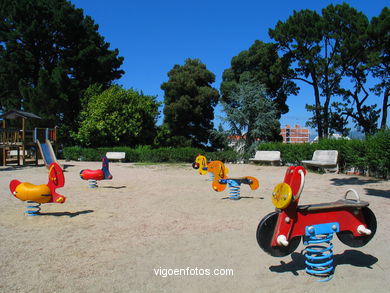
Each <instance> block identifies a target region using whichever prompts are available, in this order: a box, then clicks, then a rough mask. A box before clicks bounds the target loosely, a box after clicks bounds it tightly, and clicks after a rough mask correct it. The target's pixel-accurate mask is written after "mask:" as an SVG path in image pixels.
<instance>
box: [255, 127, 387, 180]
mask: <svg viewBox="0 0 390 293" xmlns="http://www.w3.org/2000/svg"><path fill="white" fill-rule="evenodd" d="M258 150H273V151H280V153H281V158H282V163H283V164H285V165H290V164H292V165H300V164H302V161H303V160H311V158H312V156H313V153H314V151H315V150H337V151H338V164H339V168H340V171H341V172H343V171H347V170H349V169H351V168H354V169H356V170H359V171H360V172H361V173H364V174H367V175H370V176H374V177H377V178H388V177H389V176H390V156H389V153H390V129H387V130H383V131H380V132H378V133H377V134H375V135H373V136H370V137H368V138H367V139H366V140H355V139H353V140H345V139H322V140H320V141H319V142H318V143H312V144H306V143H305V144H283V143H264V144H260V145H259V147H258Z"/></svg>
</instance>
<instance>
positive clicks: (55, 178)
mask: <svg viewBox="0 0 390 293" xmlns="http://www.w3.org/2000/svg"><path fill="white" fill-rule="evenodd" d="M64 184H65V177H64V173H63V172H62V169H61V167H60V166H59V165H58V164H57V163H51V164H50V166H49V182H48V183H47V184H41V185H35V184H32V183H29V182H20V181H18V180H12V181H11V182H10V184H9V188H10V190H11V193H12V194H13V195H14V196H15V197H16V198H18V199H20V200H22V201H27V203H28V204H30V205H28V206H27V211H26V214H27V215H29V216H36V215H39V212H40V210H41V208H40V205H41V204H43V203H51V202H53V203H64V202H65V200H66V197H65V196H63V195H60V194H58V193H57V192H56V189H57V188H60V187H63V186H64Z"/></svg>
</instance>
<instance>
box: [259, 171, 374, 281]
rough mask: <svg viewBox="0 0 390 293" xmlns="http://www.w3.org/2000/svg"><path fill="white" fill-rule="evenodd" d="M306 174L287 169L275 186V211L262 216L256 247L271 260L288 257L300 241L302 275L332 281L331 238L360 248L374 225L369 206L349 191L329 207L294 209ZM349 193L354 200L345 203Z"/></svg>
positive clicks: (366, 240)
mask: <svg viewBox="0 0 390 293" xmlns="http://www.w3.org/2000/svg"><path fill="white" fill-rule="evenodd" d="M305 175H306V170H305V168H303V167H301V166H297V167H289V168H288V169H287V171H286V174H285V177H284V182H283V183H279V184H277V185H276V186H275V188H274V191H273V194H272V202H273V204H274V206H275V207H276V211H275V212H272V213H270V214H268V215H266V216H265V217H264V218H263V219H262V220H261V221H260V223H259V225H258V227H257V233H256V238H257V242H258V244H259V246H260V247H261V248H262V249H263V250H264V251H265V252H266V253H268V254H270V255H272V256H274V257H283V256H287V255H289V254H291V253H292V252H293V251H295V249H296V248H297V247H298V245H299V243H300V241H301V238H303V243H304V244H305V245H308V246H307V247H306V249H305V253H304V255H305V258H306V261H305V264H306V272H307V273H308V274H310V275H313V276H316V277H320V279H319V280H321V281H328V280H330V279H331V278H332V277H333V273H334V267H333V251H332V248H333V245H332V243H331V240H332V237H333V234H334V233H336V235H337V237H338V239H339V240H340V241H341V242H342V243H344V244H345V245H348V246H350V247H362V246H364V245H366V244H367V243H368V242H369V241H370V240H371V239H372V238H373V237H374V235H375V232H376V228H377V222H376V218H375V215H374V213H373V212H372V211H371V210H370V209H369V208H368V205H369V203H368V202H365V201H360V198H359V195H358V194H357V192H356V191H355V190H353V189H349V190H348V191H347V192H346V193H345V196H344V198H343V199H340V200H338V201H335V202H330V203H320V204H309V205H300V206H299V205H298V201H299V197H300V194H301V192H302V189H303V186H304V182H305ZM349 193H353V194H354V195H355V196H356V199H347V197H348V194H349Z"/></svg>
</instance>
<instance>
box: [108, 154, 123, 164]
mask: <svg viewBox="0 0 390 293" xmlns="http://www.w3.org/2000/svg"><path fill="white" fill-rule="evenodd" d="M106 157H107V159H108V160H110V161H113V160H118V161H119V162H122V161H124V160H125V157H126V153H125V152H107V153H106Z"/></svg>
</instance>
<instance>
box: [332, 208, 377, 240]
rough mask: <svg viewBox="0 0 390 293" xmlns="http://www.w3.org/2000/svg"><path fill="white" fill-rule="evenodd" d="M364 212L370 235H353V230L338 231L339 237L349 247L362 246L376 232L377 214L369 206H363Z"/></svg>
mask: <svg viewBox="0 0 390 293" xmlns="http://www.w3.org/2000/svg"><path fill="white" fill-rule="evenodd" d="M362 213H363V217H364V221H365V222H366V225H367V228H368V229H370V230H371V234H370V235H362V236H357V237H355V236H353V234H352V232H351V231H340V232H338V233H336V235H337V238H338V239H339V240H340V241H341V242H342V243H344V244H345V245H347V246H349V247H362V246H364V245H366V244H367V243H368V242H369V241H370V240H371V239H372V237H374V235H375V233H376V228H377V222H376V217H375V214H374V213H373V212H372V211H371V210H370V209H369V208H368V207H364V208H362Z"/></svg>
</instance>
